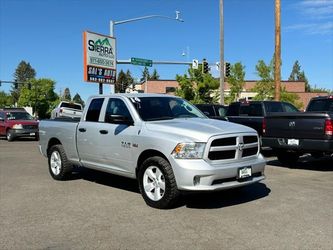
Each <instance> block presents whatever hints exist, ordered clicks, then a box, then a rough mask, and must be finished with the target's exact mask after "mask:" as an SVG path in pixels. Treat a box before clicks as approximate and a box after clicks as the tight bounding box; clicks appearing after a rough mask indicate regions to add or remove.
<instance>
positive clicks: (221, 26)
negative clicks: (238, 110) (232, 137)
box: [220, 0, 224, 105]
mask: <svg viewBox="0 0 333 250" xmlns="http://www.w3.org/2000/svg"><path fill="white" fill-rule="evenodd" d="M220 104H221V105H224V20H223V0H220Z"/></svg>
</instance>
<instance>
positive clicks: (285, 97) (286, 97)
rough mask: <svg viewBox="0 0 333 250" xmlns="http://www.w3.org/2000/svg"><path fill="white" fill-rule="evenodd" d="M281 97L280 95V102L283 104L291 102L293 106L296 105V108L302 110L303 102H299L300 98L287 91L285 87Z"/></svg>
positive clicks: (282, 89) (282, 88)
mask: <svg viewBox="0 0 333 250" xmlns="http://www.w3.org/2000/svg"><path fill="white" fill-rule="evenodd" d="M280 93H281V95H280V100H281V101H283V102H290V103H292V104H294V106H295V107H297V108H298V109H301V108H302V107H303V106H304V104H303V103H302V102H300V101H299V99H300V98H299V96H298V95H297V94H295V93H292V92H288V91H286V88H285V87H281V92H280Z"/></svg>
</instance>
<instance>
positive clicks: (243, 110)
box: [226, 101, 299, 137]
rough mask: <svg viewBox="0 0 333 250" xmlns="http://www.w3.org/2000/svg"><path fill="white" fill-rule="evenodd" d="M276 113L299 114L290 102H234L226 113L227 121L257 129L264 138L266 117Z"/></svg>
mask: <svg viewBox="0 0 333 250" xmlns="http://www.w3.org/2000/svg"><path fill="white" fill-rule="evenodd" d="M276 112H299V110H298V109H297V108H296V107H294V106H293V105H292V104H290V103H288V102H276V101H245V102H233V103H231V104H230V105H229V108H228V111H227V113H226V117H227V120H228V121H230V122H235V123H239V124H242V125H245V126H249V127H250V128H253V129H255V130H256V131H257V132H258V134H259V136H260V137H261V136H262V126H263V121H264V117H265V116H267V115H269V114H271V113H276Z"/></svg>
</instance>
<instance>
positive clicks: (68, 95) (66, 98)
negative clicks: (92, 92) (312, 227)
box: [61, 88, 72, 102]
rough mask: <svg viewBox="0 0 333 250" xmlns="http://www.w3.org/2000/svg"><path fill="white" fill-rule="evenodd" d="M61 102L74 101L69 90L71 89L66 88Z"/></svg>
mask: <svg viewBox="0 0 333 250" xmlns="http://www.w3.org/2000/svg"><path fill="white" fill-rule="evenodd" d="M61 100H63V101H68V102H70V101H72V96H71V91H70V90H69V88H65V90H64V94H63V95H62V97H61Z"/></svg>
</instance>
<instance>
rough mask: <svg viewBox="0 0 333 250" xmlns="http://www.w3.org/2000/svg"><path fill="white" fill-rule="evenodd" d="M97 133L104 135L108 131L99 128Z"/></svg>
mask: <svg viewBox="0 0 333 250" xmlns="http://www.w3.org/2000/svg"><path fill="white" fill-rule="evenodd" d="M99 133H100V134H102V135H106V134H107V133H109V131H107V130H104V129H103V130H100V131H99Z"/></svg>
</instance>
